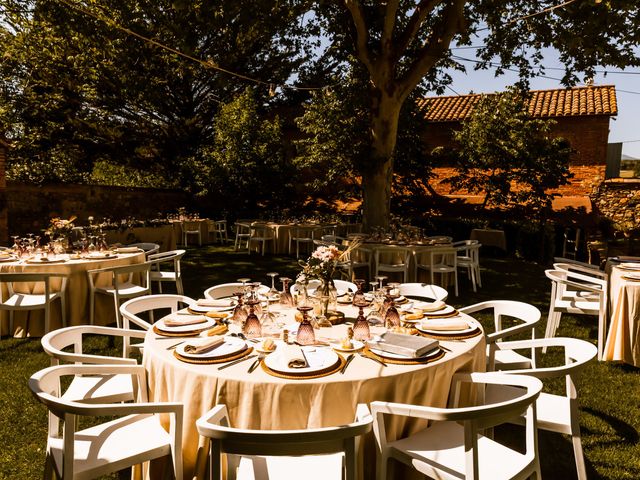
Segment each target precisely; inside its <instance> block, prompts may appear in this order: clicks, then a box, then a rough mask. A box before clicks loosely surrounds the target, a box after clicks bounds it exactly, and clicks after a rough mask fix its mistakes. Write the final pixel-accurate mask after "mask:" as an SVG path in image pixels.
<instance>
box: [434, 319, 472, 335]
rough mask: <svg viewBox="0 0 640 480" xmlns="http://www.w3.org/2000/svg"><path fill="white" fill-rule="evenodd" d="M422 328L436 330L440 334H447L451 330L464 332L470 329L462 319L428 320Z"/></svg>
mask: <svg viewBox="0 0 640 480" xmlns="http://www.w3.org/2000/svg"><path fill="white" fill-rule="evenodd" d="M422 328H423V329H425V330H434V331H438V332H446V331H449V330H464V329H467V328H469V323H468V322H466V321H465V320H463V319H462V318H459V317H458V318H455V317H454V318H447V319H442V320H428V321H426V322H422Z"/></svg>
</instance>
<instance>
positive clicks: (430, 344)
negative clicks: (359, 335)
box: [367, 332, 439, 358]
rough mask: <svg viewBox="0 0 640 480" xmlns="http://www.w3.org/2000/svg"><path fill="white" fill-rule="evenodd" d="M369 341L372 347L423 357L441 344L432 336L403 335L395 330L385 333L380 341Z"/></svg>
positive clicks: (412, 356) (413, 356) (408, 355)
mask: <svg viewBox="0 0 640 480" xmlns="http://www.w3.org/2000/svg"><path fill="white" fill-rule="evenodd" d="M367 343H368V345H369V346H370V347H371V348H376V349H378V350H382V351H383V352H389V353H395V354H398V355H405V356H407V357H411V358H416V357H423V356H424V355H426V354H427V353H429V352H430V351H432V350H435V349H436V348H438V346H439V343H438V341H437V340H434V339H432V338H425V337H417V336H414V335H403V334H400V333H393V332H386V333H383V334H382V335H381V337H380V340H379V341H377V342H374V341H369V342H367Z"/></svg>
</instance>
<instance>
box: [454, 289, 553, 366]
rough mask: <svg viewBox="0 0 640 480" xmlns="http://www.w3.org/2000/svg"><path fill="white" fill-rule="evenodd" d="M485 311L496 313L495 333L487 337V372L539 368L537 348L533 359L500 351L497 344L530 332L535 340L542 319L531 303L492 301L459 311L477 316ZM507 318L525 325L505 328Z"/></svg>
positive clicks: (486, 335) (532, 352)
mask: <svg viewBox="0 0 640 480" xmlns="http://www.w3.org/2000/svg"><path fill="white" fill-rule="evenodd" d="M484 310H492V311H493V326H494V331H493V332H492V333H486V334H485V338H486V341H487V370H488V371H493V370H510V369H517V368H530V367H535V365H536V358H535V350H534V349H532V350H531V357H526V356H524V355H521V354H519V353H518V352H514V351H512V350H511V351H510V350H499V349H497V346H496V343H498V342H502V341H503V340H504V339H506V338H509V337H513V336H514V335H519V334H522V333H528V334H530V335H531V338H532V339H533V338H535V335H536V332H535V327H536V325H538V323H539V322H540V318H541V317H542V314H541V313H540V310H538V309H537V308H536V307H534V306H533V305H530V304H528V303H524V302H517V301H514V300H490V301H487V302H481V303H476V304H475V305H469V306H468V307H463V308H460V309H458V311H459V312H461V313H466V314H467V315H471V316H473V314H474V313H478V312H482V311H484ZM504 317H509V318H513V319H517V320H519V321H520V322H522V323H518V324H517V325H514V326H511V327H507V328H504V327H503V324H502V322H503V320H504Z"/></svg>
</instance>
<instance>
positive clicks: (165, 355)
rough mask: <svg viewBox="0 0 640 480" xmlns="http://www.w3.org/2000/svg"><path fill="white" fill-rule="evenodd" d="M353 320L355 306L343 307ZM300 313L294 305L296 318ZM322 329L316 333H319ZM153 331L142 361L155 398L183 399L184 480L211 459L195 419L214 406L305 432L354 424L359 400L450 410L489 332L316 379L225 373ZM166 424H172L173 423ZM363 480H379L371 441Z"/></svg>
mask: <svg viewBox="0 0 640 480" xmlns="http://www.w3.org/2000/svg"><path fill="white" fill-rule="evenodd" d="M344 311H345V313H346V315H347V317H354V316H355V314H356V309H355V308H353V307H347V308H345V309H344ZM294 312H295V310H291V309H290V310H288V311H287V315H290V316H291V317H292V316H293V313H294ZM346 331H347V326H346V325H340V326H334V327H332V328H323V329H320V330H319V335H320V336H321V337H328V338H341V337H343V336H345V334H346ZM316 332H318V331H316ZM157 337H158V336H157V334H155V333H154V332H153V331H149V333H148V334H147V337H146V340H145V346H144V358H143V364H144V366H145V368H146V370H147V372H148V382H149V397H150V400H151V401H160V402H162V401H173V402H182V403H184V419H183V425H184V431H183V459H184V473H185V478H191V477H192V475H193V474H194V471H195V472H197V476H198V477H201V476H202V474H203V472H204V466H205V465H204V462H205V460H206V442H202V441H201V439H200V438H199V437H198V433H197V430H196V428H195V421H196V419H197V418H199V417H200V416H201V415H203V414H204V413H206V412H207V411H208V410H209V409H210V408H212V407H213V406H214V405H216V404H226V405H227V408H228V410H229V415H230V420H231V424H232V425H233V426H235V427H240V428H252V429H304V428H314V427H322V426H333V425H344V424H346V423H349V422H351V421H353V419H354V416H355V409H356V405H357V404H358V403H370V402H372V401H374V400H381V401H389V402H402V403H416V404H422V405H431V406H434V407H444V406H446V404H447V398H448V395H449V388H450V384H451V378H452V376H453V374H454V373H456V372H471V371H483V370H484V366H485V340H484V335H479V336H477V337H474V338H471V339H469V340H466V341H458V342H446V346H447V347H448V348H449V349H450V350H451V352H447V353H446V354H445V356H444V357H443V358H441V359H440V360H437V361H435V362H433V363H430V364H427V365H416V366H407V365H392V364H389V365H388V366H387V367H382V366H381V365H379V364H377V363H375V362H374V361H372V360H368V359H366V358H362V357H360V356H359V355H356V357H355V358H354V360H353V362H352V363H351V365H350V366H349V368H348V369H347V371H346V373H345V374H344V375H341V374H339V373H336V374H332V375H329V376H326V377H322V378H319V379H313V380H284V379H281V378H277V377H273V376H271V375H269V374H267V373H266V372H264V371H263V370H262V369H261V368H258V369H256V370H255V371H254V372H253V373H251V374H248V373H247V369H248V367H249V366H250V365H251V361H247V362H242V363H240V364H238V365H235V366H232V367H230V368H227V369H224V370H218V368H217V365H193V364H188V363H183V362H181V361H179V360H178V359H176V358H175V357H174V356H173V352H172V351H170V350H167V347H168V346H170V345H171V344H173V343H177V342H178V341H180V339H179V338H176V339H175V342H174V341H172V340H157ZM423 426H424V423H422V422H419V421H416V420H415V419H406V418H405V417H395V418H394V422H393V424H392V425H390V426H389V428H390V430H389V431H390V432H391V434H392V435H393V434H396V433H402V434H403V435H404V434H407V433H410V432H413V431H415V430H417V429H418V428H421V427H423ZM167 427H168V425H167ZM365 458H367V459H368V460H367V463H368V465H365V468H367V469H368V470H367V471H366V472H365V473H366V474H365V478H373V472H371V469H373V468H374V466H373V464H375V462H374V461H373V459H374V458H375V451H374V445H373V441H371V438H369V441H368V442H366V446H365Z"/></svg>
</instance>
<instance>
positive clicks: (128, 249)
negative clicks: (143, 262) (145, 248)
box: [116, 247, 140, 253]
mask: <svg viewBox="0 0 640 480" xmlns="http://www.w3.org/2000/svg"><path fill="white" fill-rule="evenodd" d="M116 250H117V251H118V253H137V252H139V251H140V249H139V248H138V247H118V248H117V249H116Z"/></svg>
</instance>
